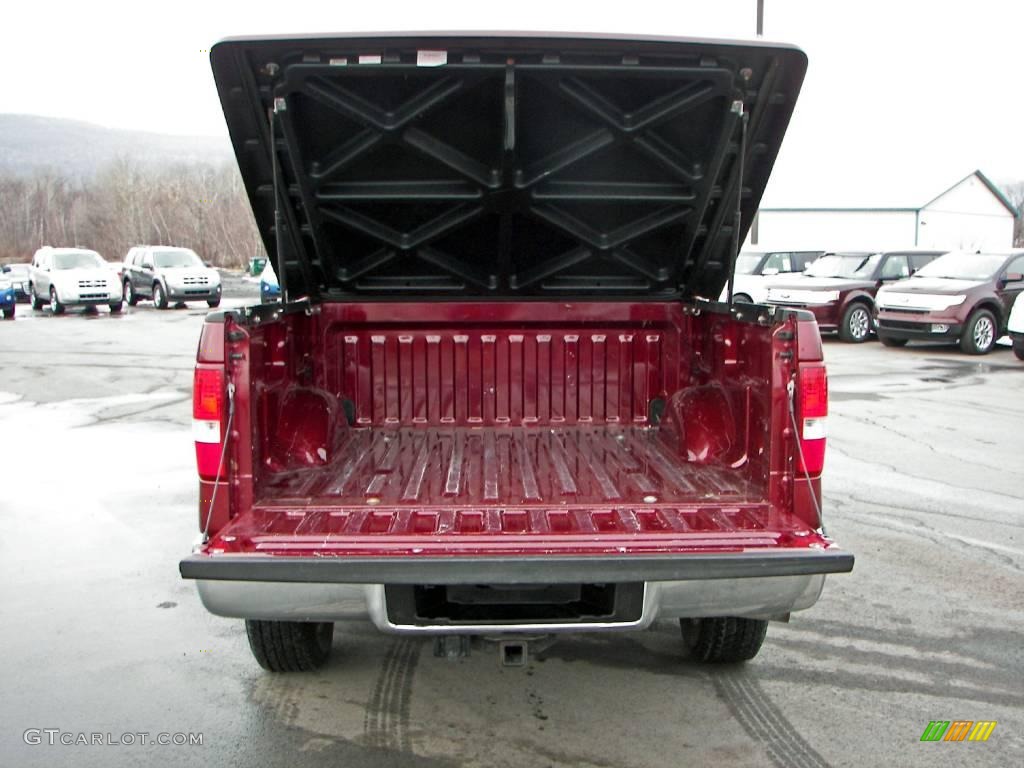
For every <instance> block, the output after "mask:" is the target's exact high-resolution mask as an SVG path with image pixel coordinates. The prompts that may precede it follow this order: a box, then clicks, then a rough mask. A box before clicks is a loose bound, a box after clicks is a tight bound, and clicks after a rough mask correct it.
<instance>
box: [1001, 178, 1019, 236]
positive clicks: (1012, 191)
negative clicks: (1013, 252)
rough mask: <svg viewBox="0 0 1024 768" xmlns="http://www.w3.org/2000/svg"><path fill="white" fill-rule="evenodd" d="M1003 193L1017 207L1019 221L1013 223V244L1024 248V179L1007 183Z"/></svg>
mask: <svg viewBox="0 0 1024 768" xmlns="http://www.w3.org/2000/svg"><path fill="white" fill-rule="evenodd" d="M1003 193H1004V194H1005V195H1006V198H1007V199H1008V200H1009V201H1010V203H1011V204H1012V205H1013V207H1014V208H1016V209H1017V221H1015V222H1014V225H1013V245H1014V247H1015V248H1024V181H1018V182H1015V183H1013V184H1005V185H1004V186H1003Z"/></svg>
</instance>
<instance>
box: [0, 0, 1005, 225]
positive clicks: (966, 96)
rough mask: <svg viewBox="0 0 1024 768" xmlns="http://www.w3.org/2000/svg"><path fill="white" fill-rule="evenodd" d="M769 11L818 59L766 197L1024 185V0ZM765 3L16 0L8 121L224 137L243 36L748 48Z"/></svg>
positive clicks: (6, 45) (898, 200) (0, 42)
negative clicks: (221, 83) (666, 40)
mask: <svg viewBox="0 0 1024 768" xmlns="http://www.w3.org/2000/svg"><path fill="white" fill-rule="evenodd" d="M765 5H766V11H765V37H766V38H767V39H770V40H782V41H785V42H791V43H795V44H797V45H799V46H801V47H802V48H803V49H804V50H805V51H807V54H808V57H809V59H810V67H809V71H808V76H807V80H806V81H805V84H804V89H803V92H802V94H801V96H800V101H799V103H798V106H797V112H796V116H795V118H794V121H793V123H792V125H791V128H790V131H789V134H788V136H787V139H786V143H785V145H784V148H783V152H782V154H781V156H780V158H779V162H778V164H777V165H776V171H775V174H774V175H773V179H772V183H771V185H770V187H769V192H768V196H767V197H766V199H765V203H773V204H777V205H785V204H800V205H812V204H816V203H817V204H821V205H829V204H831V205H842V204H863V205H872V204H873V205H886V204H907V205H914V204H921V203H923V202H926V200H927V199H928V198H929V197H932V196H934V195H936V194H938V193H939V192H940V191H942V189H943V188H944V187H946V186H949V185H951V184H952V183H953V182H955V181H957V180H958V179H959V178H960V177H961V176H963V175H965V174H966V173H968V172H970V171H972V170H974V169H975V168H980V169H982V170H983V171H985V172H986V173H987V174H989V176H991V177H992V178H993V180H995V181H997V182H1003V181H1013V180H1024V84H1022V79H1021V75H1022V71H1024V3H1022V2H1020V0H1002V1H1000V0H969V1H968V2H935V1H934V0H932V2H923V1H922V2H913V1H907V0H886V1H882V2H879V1H877V0H861V1H860V2H847V3H843V2H840V1H839V0H828V1H824V2H823V1H820V0H819V1H817V2H815V1H814V0H765ZM755 7H756V2H755V0H703V2H691V1H690V0H672V1H671V2H660V3H655V2H643V1H642V0H630V1H629V2H619V3H611V2H607V3H596V2H554V1H553V0H548V1H547V2H534V1H533V0H512V1H511V2H493V1H492V2H488V0H476V1H475V2H444V0H438V1H436V2H423V1H422V0H421V1H420V2H407V1H406V0H382V1H379V2H365V3H357V2H339V0H334V1H333V2H297V1H296V0H292V1H291V2H281V0H277V2H263V1H262V0H248V1H247V2H244V3H224V4H221V3H216V2H212V1H211V0H206V1H205V2H193V1H192V0H176V1H175V2H166V3H145V2H142V3H140V2H132V3H114V2H102V1H101V0H96V1H94V2H88V3H84V2H74V3H70V2H53V1H51V2H39V1H36V2H18V3H16V4H8V6H7V7H6V9H5V11H4V19H3V24H2V25H0V64H2V66H3V69H2V71H3V72H5V73H6V75H5V77H4V89H3V99H2V102H0V111H3V112H13V113H27V114H41V115H53V116H58V117H67V118H75V119H79V120H86V121H88V122H94V123H99V124H102V125H108V126H113V127H118V128H134V129H142V130H150V131H158V132H165V133H180V134H223V133H224V132H225V131H224V124H223V116H222V114H221V112H220V106H219V103H218V101H217V97H216V93H215V90H214V86H213V79H212V77H211V75H210V68H209V61H208V58H207V53H206V50H208V49H209V47H210V45H211V44H212V43H214V42H215V41H217V40H218V39H220V38H222V37H226V36H230V35H243V34H275V33H295V32H304V33H308V32H325V33H327V32H342V33H343V32H346V31H387V30H392V29H395V30H510V29H514V30H550V31H571V32H589V31H594V32H615V33H630V32H635V33H641V34H655V35H657V34H664V35H673V36H713V37H728V38H752V37H754V33H755V26H754V23H755ZM818 190H820V192H818ZM922 195H923V196H924V198H925V199H917V198H919V197H921V196H922Z"/></svg>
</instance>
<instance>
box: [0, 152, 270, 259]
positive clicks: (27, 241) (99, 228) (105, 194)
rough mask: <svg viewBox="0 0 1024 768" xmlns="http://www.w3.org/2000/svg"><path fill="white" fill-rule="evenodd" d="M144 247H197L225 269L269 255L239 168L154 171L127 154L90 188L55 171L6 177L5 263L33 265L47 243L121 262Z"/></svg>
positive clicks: (1, 186)
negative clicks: (35, 255)
mask: <svg viewBox="0 0 1024 768" xmlns="http://www.w3.org/2000/svg"><path fill="white" fill-rule="evenodd" d="M143 243H146V244H154V245H180V246H185V247H188V248H192V249H193V250H195V251H196V252H198V253H199V254H200V255H201V256H202V258H203V259H204V260H206V261H210V262H212V263H214V264H216V265H218V266H225V267H241V266H244V265H245V264H246V263H247V262H248V260H249V259H250V258H252V257H254V256H260V255H262V254H263V247H262V243H261V240H260V237H259V233H258V231H257V229H256V225H255V222H254V221H253V217H252V212H251V211H250V209H249V203H248V198H247V196H246V193H245V187H244V185H243V184H242V180H241V177H240V176H239V174H238V170H237V169H236V168H235V167H234V166H229V165H219V166H213V165H178V166H173V167H163V168H153V167H149V166H146V165H143V164H141V163H139V162H138V161H137V160H135V159H132V158H128V157H121V158H118V159H116V160H115V161H113V162H111V163H110V164H109V165H108V166H107V167H106V168H104V169H103V170H102V171H101V172H100V173H99V174H97V175H96V177H95V178H94V179H93V180H91V181H89V182H88V183H81V182H78V181H74V180H72V179H70V178H68V177H66V176H63V175H61V174H59V173H57V172H55V171H52V170H46V171H40V172H37V173H36V174H35V175H34V176H32V177H29V178H27V179H23V178H14V177H11V178H3V177H0V261H27V260H28V259H29V258H30V257H31V255H32V253H33V252H34V251H35V249H36V248H39V247H40V246H42V245H54V246H60V245H64V246H68V245H81V246H87V247H90V248H93V249H95V250H97V251H99V252H100V253H101V254H103V256H104V257H106V258H107V259H111V260H116V259H120V258H122V257H123V256H124V254H125V253H126V252H127V250H128V249H129V248H131V247H132V246H133V245H138V244H143Z"/></svg>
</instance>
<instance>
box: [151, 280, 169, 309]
mask: <svg viewBox="0 0 1024 768" xmlns="http://www.w3.org/2000/svg"><path fill="white" fill-rule="evenodd" d="M153 304H155V305H156V308H157V309H167V294H166V293H164V287H163V286H162V285H161V284H160V283H153Z"/></svg>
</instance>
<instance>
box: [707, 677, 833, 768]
mask: <svg viewBox="0 0 1024 768" xmlns="http://www.w3.org/2000/svg"><path fill="white" fill-rule="evenodd" d="M712 681H713V683H714V686H715V693H717V694H718V697H719V698H720V699H721V700H722V701H724V702H725V704H726V706H728V707H729V711H730V712H731V713H732V715H733V717H735V718H736V720H737V721H738V722H739V724H740V725H741V726H742V727H743V730H744V731H746V732H747V735H748V736H750V738H752V739H753V740H754V741H756V742H758V743H759V744H761V745H762V746H764V748H765V750H766V751H767V752H768V757H769V759H770V760H771V761H772V765H774V766H775V767H776V768H829V765H828V762H827V761H826V760H825V758H823V757H822V756H821V755H819V754H818V752H817V751H816V750H815V749H814V747H812V746H811V745H810V744H809V743H808V742H807V741H805V740H804V738H803V736H801V735H800V734H799V733H798V732H797V730H796V729H795V728H794V727H793V726H792V724H791V723H790V722H789V720H787V719H786V716H785V715H784V714H783V713H782V710H780V709H779V708H778V707H777V706H775V704H773V703H772V700H771V699H770V698H768V694H766V693H765V692H764V690H763V689H762V688H761V684H760V683H758V682H757V680H756V678H754V677H753V676H751V675H750V674H749V673H748V672H746V671H742V670H741V671H728V670H724V669H723V670H721V671H720V672H719V673H718V674H716V675H712Z"/></svg>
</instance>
